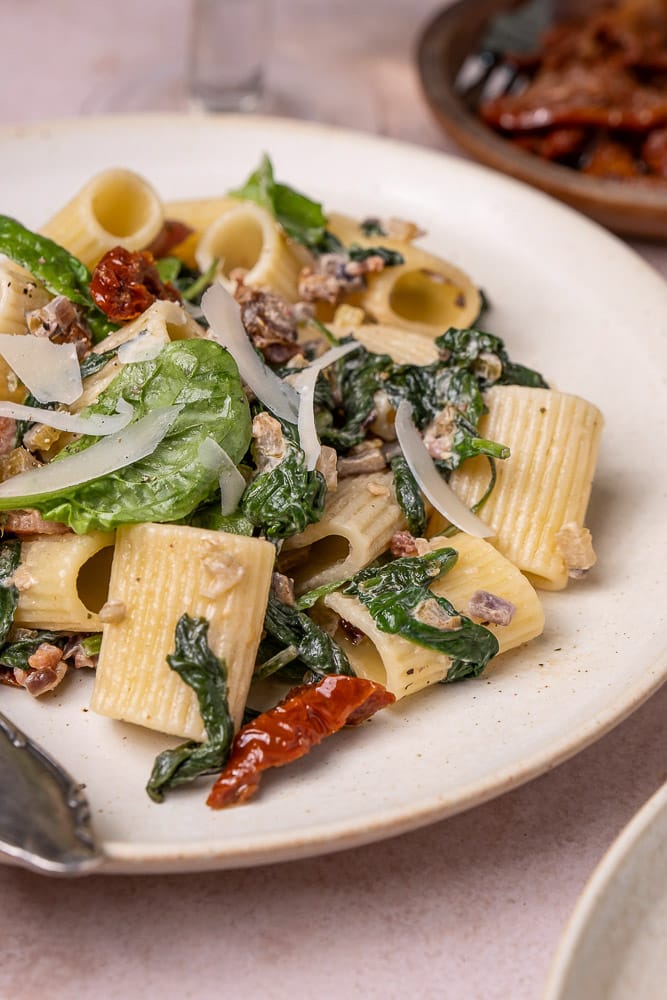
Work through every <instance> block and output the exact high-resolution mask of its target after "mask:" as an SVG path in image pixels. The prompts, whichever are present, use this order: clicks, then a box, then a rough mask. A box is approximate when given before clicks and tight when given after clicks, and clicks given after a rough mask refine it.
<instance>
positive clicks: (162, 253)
mask: <svg viewBox="0 0 667 1000" xmlns="http://www.w3.org/2000/svg"><path fill="white" fill-rule="evenodd" d="M192 233H194V229H192V227H191V226H187V225H186V224H185V223H184V222H179V221H178V219H165V220H164V225H163V226H162V229H161V230H160V232H159V233H158V234H157V236H156V237H155V239H154V240H153V242H152V243H150V244H149V245H148V246H147V247H146V249H147V250H148V252H149V253H152V254H153V256H154V257H166V256H167V254H168V253H169V251H170V250H172V249H173V248H174V247H177V246H178V244H179V243H182V242H183V240H185V239H187V237H188V236H190V235H191V234H192Z"/></svg>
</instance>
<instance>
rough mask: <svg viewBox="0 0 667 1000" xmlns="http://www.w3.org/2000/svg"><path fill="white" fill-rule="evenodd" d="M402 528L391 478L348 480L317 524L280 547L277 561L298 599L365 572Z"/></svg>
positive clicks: (381, 475) (329, 500)
mask: <svg viewBox="0 0 667 1000" xmlns="http://www.w3.org/2000/svg"><path fill="white" fill-rule="evenodd" d="M403 527H405V518H404V517H403V513H402V511H401V508H400V507H399V505H398V502H397V500H396V497H395V494H394V489H393V476H392V473H391V472H378V473H374V474H372V475H359V476H350V477H349V478H347V479H341V480H340V482H339V483H338V488H337V489H336V491H335V492H333V493H329V495H328V497H327V504H326V508H325V510H324V515H323V516H322V518H321V519H320V520H319V521H317V522H316V523H315V524H309V525H308V527H307V528H306V529H305V531H302V532H301V533H300V534H298V535H293V536H292V537H291V538H288V539H287V540H286V541H285V544H284V545H283V549H282V551H283V553H285V556H284V557H283V558H282V560H281V561H282V563H283V565H284V566H285V572H287V573H289V575H290V576H291V577H293V578H294V581H295V585H296V589H297V591H298V592H300V593H301V592H304V591H306V590H311V589H313V588H314V587H320V586H322V584H324V583H331V582H332V581H334V580H340V579H343V577H346V576H350V575H352V574H353V573H356V572H357V571H358V570H360V569H362V568H363V567H364V566H367V565H368V563H369V562H372V561H373V559H376V558H377V557H378V556H379V555H380V554H381V553H382V552H385V551H386V549H388V548H389V543H390V542H391V536H392V535H393V534H394V532H395V531H399V530H400V529H401V528H403ZM299 554H302V555H303V559H302V560H298V559H297V560H294V561H292V559H293V557H294V556H295V555H296V556H298V555H299Z"/></svg>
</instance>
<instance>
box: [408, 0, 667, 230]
mask: <svg viewBox="0 0 667 1000" xmlns="http://www.w3.org/2000/svg"><path fill="white" fill-rule="evenodd" d="M518 6H519V5H517V3H516V0H474V2H472V0H459V2H457V3H454V4H453V5H451V6H449V7H447V8H446V9H444V10H442V11H441V12H440V13H439V14H437V15H436V16H435V18H433V19H432V20H431V21H430V22H429V23H428V24H427V25H426V27H425V29H424V30H423V32H422V34H421V37H420V39H419V42H418V47H417V63H418V70H419V76H420V82H421V86H422V90H423V92H424V95H425V97H426V100H427V102H428V104H429V107H430V109H431V111H432V113H433V115H434V116H435V118H436V120H437V122H438V123H439V125H440V126H441V128H442V129H443V130H444V131H445V132H446V133H447V134H448V135H449V136H450V137H451V138H452V139H453V140H454V141H455V142H456V143H457V144H458V145H459V146H460V147H461V148H462V149H463V150H465V151H466V152H467V153H469V154H470V155H471V156H472V157H474V158H475V159H477V160H480V161H481V162H482V163H485V164H487V165H488V166H491V167H493V168H495V169H496V170H501V171H503V172H504V173H507V174H510V175H511V176H512V177H516V178H517V179H519V180H522V181H525V182H526V183H528V184H532V185H534V186H535V187H537V188H539V189H540V190H542V191H546V192H547V193H548V194H550V195H553V196H554V197H556V198H559V199H561V200H562V201H564V202H567V203H568V204H569V205H571V206H572V207H573V208H576V209H578V210H579V211H581V212H584V213H585V214H586V215H589V216H590V217H591V218H593V219H595V220H596V221H597V222H599V223H601V224H602V225H603V226H607V227H608V228H609V229H612V230H614V231H615V232H617V233H621V234H623V235H627V236H640V237H649V238H652V239H667V185H659V187H660V188H661V189H660V190H653V188H652V187H649V186H648V185H642V184H638V183H636V182H634V183H633V182H632V181H630V182H628V181H621V180H611V179H606V178H597V177H590V176H586V175H584V174H580V173H578V172H577V171H576V170H574V169H572V168H570V167H566V166H561V165H560V164H557V163H552V162H549V161H547V160H543V159H541V158H539V157H538V156H535V155H533V154H532V153H528V152H525V151H524V150H522V149H520V148H518V147H517V146H516V145H514V144H513V143H512V142H510V141H509V140H507V139H504V138H503V137H502V136H500V135H498V134H497V133H496V132H494V131H493V130H492V129H490V128H489V127H487V126H486V125H485V124H484V123H483V122H482V121H481V120H480V118H479V117H478V116H477V114H476V112H475V106H474V98H473V96H472V94H471V95H470V96H469V97H467V98H464V97H463V96H461V94H460V93H458V92H457V88H456V86H455V82H456V80H457V77H459V74H460V72H461V68H462V66H463V64H464V62H465V61H466V57H468V56H470V55H471V54H474V53H476V52H477V51H478V50H479V48H480V42H481V40H482V39H483V38H484V36H485V35H486V33H487V31H488V28H489V25H490V23H491V21H492V19H493V18H494V17H496V16H497V15H498V14H502V13H507V12H508V11H514V10H515V9H516V8H517V7H518ZM529 6H531V5H529ZM532 6H533V8H534V7H535V5H534V4H533V5H532ZM539 20H540V19H539V17H537V18H534V20H533V25H535V26H540V25H539ZM657 186H658V185H656V187H657Z"/></svg>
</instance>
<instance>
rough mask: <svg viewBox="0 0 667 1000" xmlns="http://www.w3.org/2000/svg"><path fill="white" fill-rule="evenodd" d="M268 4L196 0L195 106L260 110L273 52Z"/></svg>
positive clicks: (191, 76) (192, 45)
mask: <svg viewBox="0 0 667 1000" xmlns="http://www.w3.org/2000/svg"><path fill="white" fill-rule="evenodd" d="M269 16H270V12H269V5H268V3H267V0H193V3H192V15H191V18H190V38H189V47H188V65H187V84H188V91H189V95H190V99H191V101H192V102H193V104H194V106H195V107H200V108H201V109H203V110H206V111H257V110H259V109H260V108H261V106H262V103H263V100H264V94H265V89H264V85H265V80H264V69H265V65H266V61H267V57H268V54H269V48H270V19H269Z"/></svg>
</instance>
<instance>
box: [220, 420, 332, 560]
mask: <svg viewBox="0 0 667 1000" xmlns="http://www.w3.org/2000/svg"><path fill="white" fill-rule="evenodd" d="M283 427H284V428H286V425H283ZM285 443H286V454H285V457H284V458H282V459H281V461H280V462H279V463H278V464H277V465H276V466H275V467H274V468H273V469H269V470H267V471H266V472H261V473H260V474H259V475H258V476H255V478H254V479H253V480H252V482H251V483H250V484H249V485H248V487H247V488H246V490H245V492H244V494H243V496H242V497H241V502H240V505H239V507H240V510H241V512H242V514H243V515H244V516H245V517H246V518H247V519H248V520H249V521H250V522H251V524H253V525H255V527H256V528H259V529H260V531H261V533H262V534H263V535H266V537H267V538H268V539H269V540H270V541H276V540H277V539H279V538H288V537H289V536H290V535H296V534H297V533H298V532H299V531H303V530H304V528H305V527H306V526H307V525H309V524H312V523H313V522H314V521H319V519H320V518H321V517H322V514H323V513H324V503H325V500H326V496H327V485H326V481H325V479H324V476H323V475H322V473H321V472H318V471H317V470H313V471H312V472H311V471H309V470H308V469H307V468H306V461H305V457H304V454H303V452H302V450H301V449H300V448H299V447H298V445H297V444H295V442H294V441H293V440H292V439H291V437H289V436H287V434H286V442H285Z"/></svg>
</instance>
